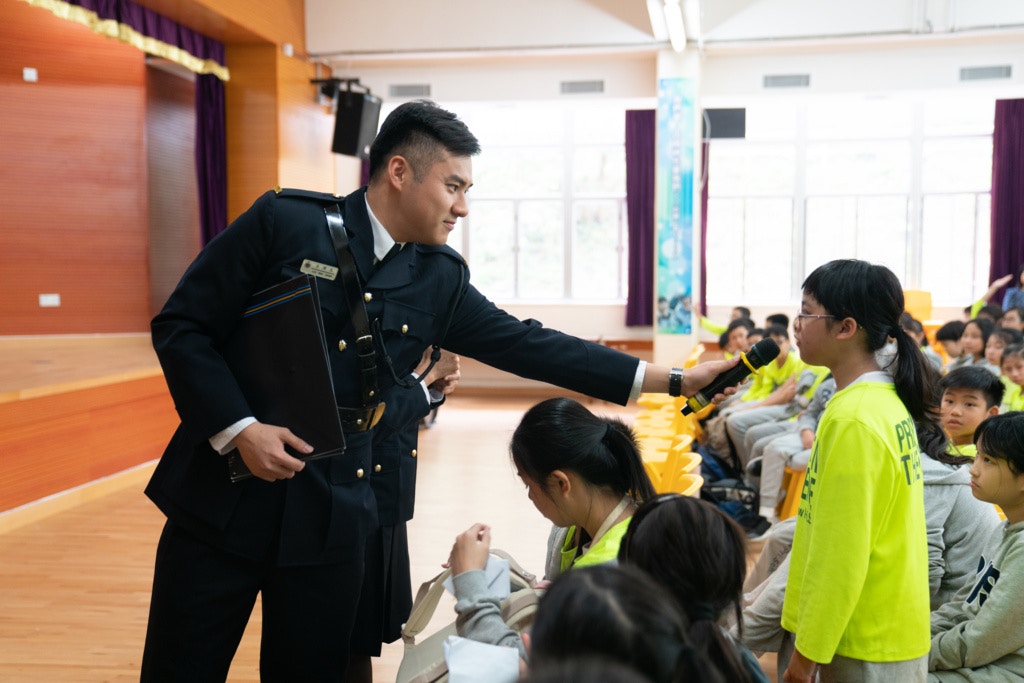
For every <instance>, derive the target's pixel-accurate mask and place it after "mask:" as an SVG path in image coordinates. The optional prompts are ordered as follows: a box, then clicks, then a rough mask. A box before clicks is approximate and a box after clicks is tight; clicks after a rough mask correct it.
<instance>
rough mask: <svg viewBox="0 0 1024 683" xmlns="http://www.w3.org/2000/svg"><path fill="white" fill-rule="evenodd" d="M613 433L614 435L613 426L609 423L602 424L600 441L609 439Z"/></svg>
mask: <svg viewBox="0 0 1024 683" xmlns="http://www.w3.org/2000/svg"><path fill="white" fill-rule="evenodd" d="M614 433H615V425H614V424H612V423H611V422H605V423H604V436H602V437H601V440H602V441H605V440H607V439H610V438H611V436H612V434H614Z"/></svg>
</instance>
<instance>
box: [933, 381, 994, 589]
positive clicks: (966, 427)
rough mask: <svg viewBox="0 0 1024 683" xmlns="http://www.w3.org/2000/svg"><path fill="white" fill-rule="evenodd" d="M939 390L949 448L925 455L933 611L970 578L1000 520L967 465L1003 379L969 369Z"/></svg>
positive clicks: (943, 383) (941, 411) (940, 384)
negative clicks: (974, 487)
mask: <svg viewBox="0 0 1024 683" xmlns="http://www.w3.org/2000/svg"><path fill="white" fill-rule="evenodd" d="M939 389H940V391H941V398H940V401H939V411H940V417H941V420H942V428H943V431H944V432H945V436H946V438H948V442H947V445H946V451H945V453H942V454H932V453H927V452H926V453H925V454H926V455H929V456H930V457H926V458H921V470H922V473H923V474H924V511H925V519H926V523H927V526H928V583H929V586H930V589H931V608H932V609H937V608H938V607H939V606H941V605H942V604H944V603H945V602H946V601H948V600H949V599H951V598H952V597H953V595H955V594H956V592H957V591H958V590H960V588H962V587H963V585H964V584H965V583H967V582H968V581H969V580H970V579H971V577H972V576H973V575H974V570H975V561H976V559H977V557H978V555H979V554H981V551H982V550H983V549H984V547H985V543H986V542H987V539H988V537H989V536H990V535H991V532H992V531H993V530H994V529H995V527H996V526H997V525H998V524H999V515H997V514H995V510H994V508H992V506H991V505H986V504H984V503H979V501H977V500H976V499H975V498H974V497H973V496H972V495H971V493H970V486H969V484H970V474H969V473H968V471H967V469H968V466H970V464H971V463H972V462H973V459H974V455H975V453H976V450H975V448H974V434H975V430H977V428H978V425H980V424H981V423H982V422H983V421H984V420H985V419H987V418H989V417H991V416H993V415H997V414H998V413H999V403H1000V401H1002V398H1003V383H1002V382H1000V381H999V379H998V378H996V377H993V376H992V374H991V373H989V372H988V371H986V370H984V369H982V368H977V367H966V368H958V369H956V370H953V371H952V372H950V373H949V374H947V375H945V376H944V377H942V378H941V379H940V380H939Z"/></svg>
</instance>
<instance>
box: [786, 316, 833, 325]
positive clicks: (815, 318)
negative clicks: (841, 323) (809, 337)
mask: <svg viewBox="0 0 1024 683" xmlns="http://www.w3.org/2000/svg"><path fill="white" fill-rule="evenodd" d="M836 317H837V316H834V315H830V314H828V313H823V314H821V315H812V314H810V313H797V314H796V317H794V318H793V322H794V323H800V324H803V321H804V320H817V319H818V318H836Z"/></svg>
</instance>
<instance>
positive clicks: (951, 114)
mask: <svg viewBox="0 0 1024 683" xmlns="http://www.w3.org/2000/svg"><path fill="white" fill-rule="evenodd" d="M995 119H996V103H995V100H994V99H992V98H990V97H977V96H975V97H949V96H947V97H942V98H938V99H934V100H930V101H928V102H925V105H924V134H925V135H992V129H993V128H994V127H995ZM985 288H986V289H987V288H988V285H987V284H986V285H985Z"/></svg>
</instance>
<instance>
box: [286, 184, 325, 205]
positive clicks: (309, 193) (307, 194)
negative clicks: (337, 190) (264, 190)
mask: <svg viewBox="0 0 1024 683" xmlns="http://www.w3.org/2000/svg"><path fill="white" fill-rule="evenodd" d="M274 194H276V195H277V196H278V197H302V198H304V199H314V200H316V201H318V202H330V203H332V204H333V203H337V201H338V200H339V199H342V196H341V195H340V194H330V193H328V192H314V191H313V190H297V189H295V188H292V187H285V188H282V187H281V186H280V185H278V186H277V187H275V188H274Z"/></svg>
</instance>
